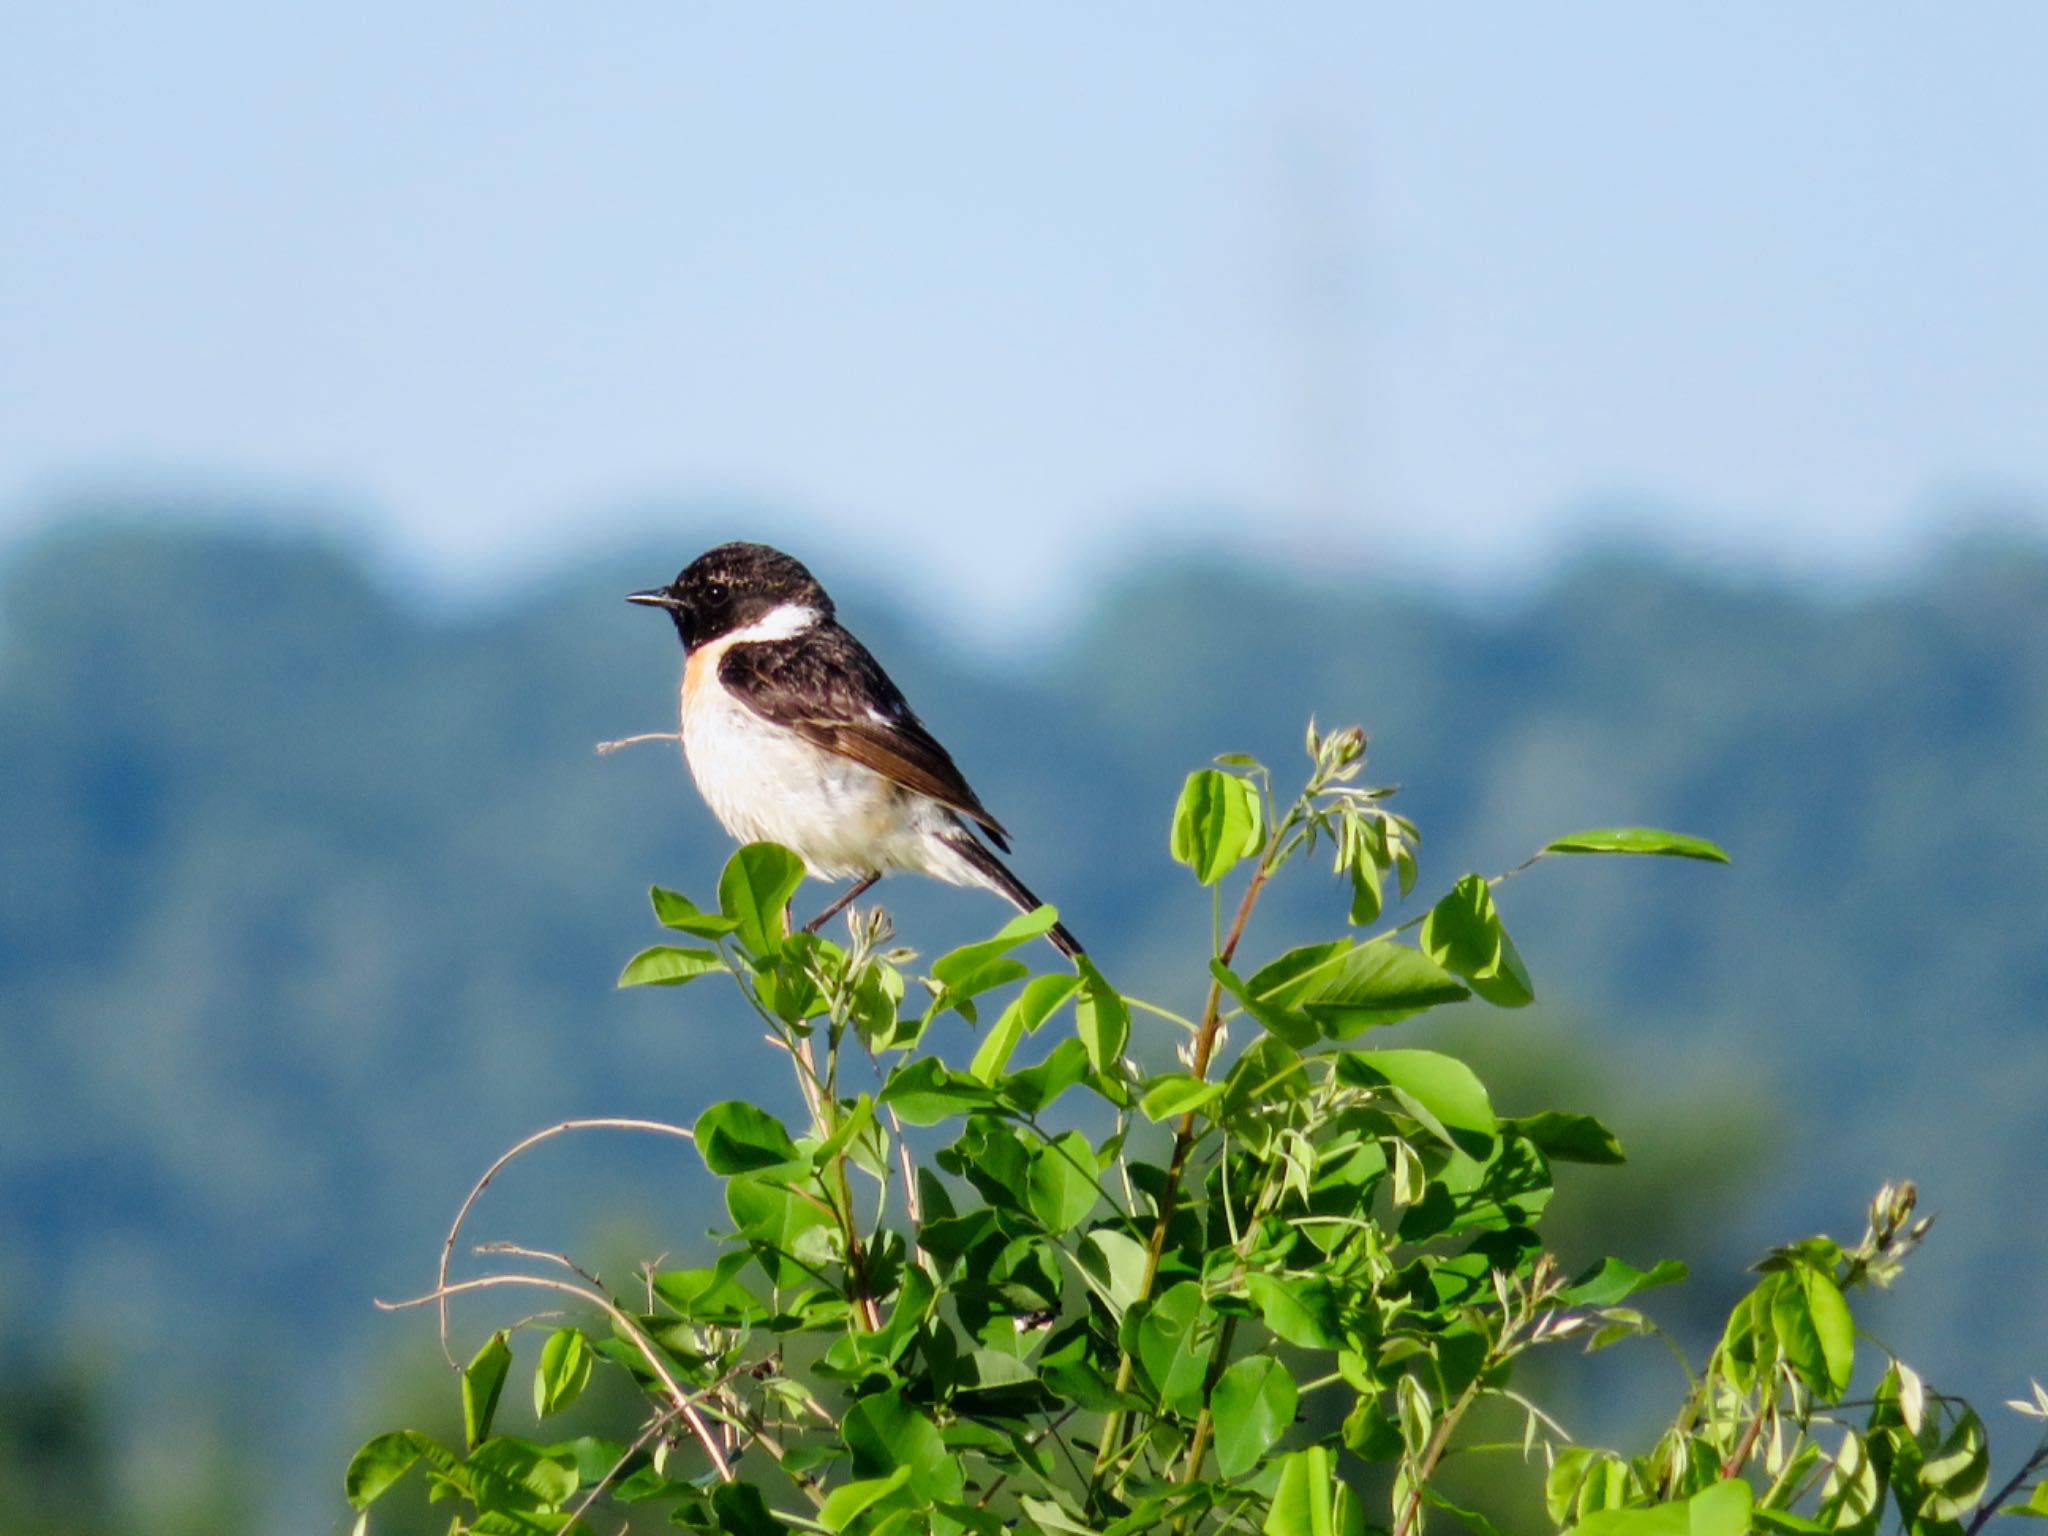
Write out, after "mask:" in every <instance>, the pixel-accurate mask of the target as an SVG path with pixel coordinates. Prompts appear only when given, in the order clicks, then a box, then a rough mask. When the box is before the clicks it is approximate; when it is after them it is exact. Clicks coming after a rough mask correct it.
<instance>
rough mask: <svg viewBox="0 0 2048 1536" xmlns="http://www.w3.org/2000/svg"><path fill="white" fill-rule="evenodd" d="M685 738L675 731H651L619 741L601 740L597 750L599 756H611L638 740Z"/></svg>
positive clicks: (675, 739) (622, 738)
mask: <svg viewBox="0 0 2048 1536" xmlns="http://www.w3.org/2000/svg"><path fill="white" fill-rule="evenodd" d="M682 739H683V738H682V737H681V736H679V735H678V734H676V732H674V731H649V732H647V733H646V734H645V735H642V736H621V737H620V738H619V739H618V740H617V741H600V742H599V743H598V744H597V746H596V748H595V751H596V752H597V755H598V756H599V757H609V756H611V754H612V753H614V752H616V751H618V750H619V748H621V747H630V746H632V745H633V743H635V742H636V741H681V740H682Z"/></svg>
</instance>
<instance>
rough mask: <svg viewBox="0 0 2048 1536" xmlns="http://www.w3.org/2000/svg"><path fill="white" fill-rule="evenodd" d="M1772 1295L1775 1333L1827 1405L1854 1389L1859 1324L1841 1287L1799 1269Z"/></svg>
mask: <svg viewBox="0 0 2048 1536" xmlns="http://www.w3.org/2000/svg"><path fill="white" fill-rule="evenodd" d="M1778 1280H1779V1283H1778V1284H1777V1285H1776V1286H1775V1287H1774V1288H1773V1290H1772V1293H1771V1302H1770V1307H1771V1314H1770V1316H1771V1328H1772V1331H1773V1332H1775V1333H1776V1335H1777V1338H1778V1345H1779V1347H1780V1348H1781V1349H1783V1350H1784V1352H1785V1359H1786V1362H1787V1363H1788V1364H1790V1365H1791V1367H1792V1369H1793V1370H1795V1371H1797V1372H1798V1373H1799V1375H1800V1377H1801V1378H1802V1379H1803V1380H1804V1381H1805V1382H1806V1384H1807V1385H1808V1386H1809V1387H1811V1388H1812V1389H1813V1391H1814V1392H1815V1394H1816V1395H1818V1396H1819V1397H1820V1398H1822V1399H1823V1400H1824V1401H1827V1402H1833V1401H1834V1400H1835V1399H1837V1398H1839V1397H1840V1396H1841V1395H1842V1394H1843V1393H1844V1392H1846V1391H1847V1390H1848V1388H1849V1373H1850V1370H1851V1368H1852V1366H1853V1365H1854V1361H1855V1350H1856V1325H1855V1323H1854V1322H1853V1321H1852V1320H1851V1318H1850V1316H1849V1307H1848V1303H1846V1302H1845V1301H1843V1299H1842V1292H1841V1288H1840V1287H1838V1286H1837V1285H1836V1284H1835V1282H1834V1281H1833V1280H1832V1279H1831V1278H1829V1277H1828V1276H1827V1275H1824V1274H1822V1273H1821V1272H1820V1271H1819V1270H1817V1269H1814V1268H1812V1267H1811V1266H1809V1265H1805V1264H1798V1265H1794V1266H1793V1267H1792V1269H1791V1270H1790V1272H1789V1273H1786V1274H1783V1275H1781V1276H1779V1277H1778Z"/></svg>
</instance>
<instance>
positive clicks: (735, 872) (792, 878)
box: [718, 843, 804, 958]
mask: <svg viewBox="0 0 2048 1536" xmlns="http://www.w3.org/2000/svg"><path fill="white" fill-rule="evenodd" d="M803 878H804V861H803V860H802V859H800V858H798V857H797V856H796V855H795V854H793V853H791V852H790V851H789V850H788V849H787V848H784V847H782V846H781V845H780V844H777V843H748V844H747V845H746V846H745V847H744V848H741V849H739V850H738V851H737V852H735V853H734V854H733V856H732V857H731V858H729V859H727V860H726V861H725V869H724V871H723V872H722V873H721V874H720V875H719V877H718V907H719V910H720V911H721V912H723V913H724V914H725V915H726V916H727V917H729V918H731V919H732V922H733V937H734V938H735V939H737V940H738V941H739V944H740V947H741V948H743V949H745V950H746V951H747V952H748V953H749V954H753V955H759V956H762V957H764V958H765V957H767V956H769V955H772V954H774V953H775V951H776V950H777V949H778V948H780V947H781V944H782V940H783V931H784V926H785V921H786V918H785V909H786V908H787V907H788V906H789V899H790V897H792V896H794V895H795V894H796V888H797V887H798V886H799V885H801V884H802V883H803Z"/></svg>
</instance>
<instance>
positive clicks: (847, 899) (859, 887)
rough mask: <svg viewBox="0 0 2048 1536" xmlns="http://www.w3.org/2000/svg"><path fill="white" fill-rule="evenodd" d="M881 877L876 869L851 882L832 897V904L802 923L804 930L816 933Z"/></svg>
mask: <svg viewBox="0 0 2048 1536" xmlns="http://www.w3.org/2000/svg"><path fill="white" fill-rule="evenodd" d="M881 878H882V876H881V873H880V872H879V871H877V872H876V873H874V874H872V875H869V876H868V877H867V878H866V879H864V880H856V881H854V882H853V884H851V885H849V886H848V887H847V888H846V889H845V890H843V891H841V892H840V893H839V895H838V896H837V897H835V898H834V899H833V902H832V905H830V906H829V907H827V908H826V909H825V910H824V911H822V912H820V913H819V914H818V915H817V916H816V917H814V918H812V919H811V920H810V921H809V922H808V923H805V924H804V932H805V933H816V932H817V931H818V930H819V929H820V928H822V927H824V926H825V924H826V923H828V922H830V921H831V920H832V919H833V918H835V917H837V916H838V915H839V914H840V913H842V912H844V911H845V910H846V908H847V906H848V904H849V903H851V902H852V901H854V900H855V899H856V898H857V897H859V896H860V895H861V894H862V893H863V892H865V891H866V890H867V888H868V887H869V886H871V885H873V884H874V883H875V882H876V881H877V880H879V879H881Z"/></svg>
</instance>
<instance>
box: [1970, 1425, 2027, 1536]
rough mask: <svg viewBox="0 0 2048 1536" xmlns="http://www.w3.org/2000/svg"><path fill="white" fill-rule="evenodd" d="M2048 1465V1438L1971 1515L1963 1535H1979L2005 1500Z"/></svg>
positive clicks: (2001, 1507) (2003, 1504) (2003, 1505)
mask: <svg viewBox="0 0 2048 1536" xmlns="http://www.w3.org/2000/svg"><path fill="white" fill-rule="evenodd" d="M2043 1466H2048V1440H2044V1441H2043V1442H2042V1443H2041V1444H2040V1445H2038V1446H2037V1447H2035V1449H2034V1454H2033V1455H2031V1456H2029V1457H2028V1458H2027V1459H2026V1462H2025V1463H2024V1464H2023V1465H2022V1466H2021V1467H2020V1469H2019V1471H2017V1472H2015V1473H2013V1475H2012V1476H2011V1477H2010V1478H2009V1479H2007V1481H2006V1484H2005V1486H2004V1487H2003V1488H2001V1489H1999V1490H1998V1492H1997V1493H1995V1494H1993V1495H1992V1496H1991V1497H1990V1498H1988V1499H1986V1500H1985V1501H1984V1503H1983V1506H1982V1507H1981V1508H1979V1509H1978V1511H1977V1513H1976V1514H1974V1515H1972V1516H1971V1517H1970V1523H1969V1524H1968V1525H1967V1526H1965V1527H1964V1528H1963V1536H1977V1533H1978V1532H1979V1531H1981V1530H1983V1529H1984V1523H1985V1522H1986V1521H1987V1520H1989V1519H1990V1518H1991V1517H1992V1516H1993V1515H1995V1514H1997V1513H1998V1511H1999V1510H2001V1509H2003V1508H2004V1507H2005V1501H2006V1500H2007V1499H2009V1498H2011V1497H2012V1496H2013V1495H2014V1494H2016V1493H2018V1492H2019V1491H2020V1489H2022V1488H2024V1487H2025V1486H2026V1483H2027V1479H2028V1478H2030V1477H2032V1476H2033V1475H2034V1474H2035V1473H2036V1472H2038V1471H2040V1470H2041V1468H2042V1467H2043Z"/></svg>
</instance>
